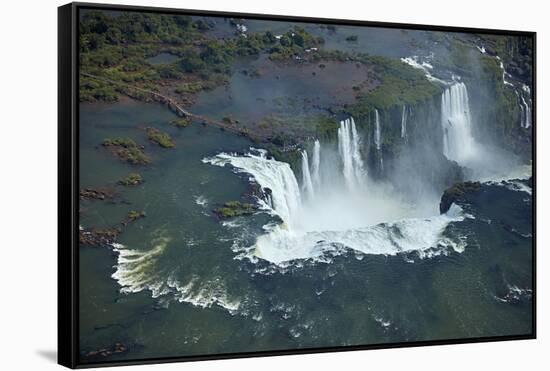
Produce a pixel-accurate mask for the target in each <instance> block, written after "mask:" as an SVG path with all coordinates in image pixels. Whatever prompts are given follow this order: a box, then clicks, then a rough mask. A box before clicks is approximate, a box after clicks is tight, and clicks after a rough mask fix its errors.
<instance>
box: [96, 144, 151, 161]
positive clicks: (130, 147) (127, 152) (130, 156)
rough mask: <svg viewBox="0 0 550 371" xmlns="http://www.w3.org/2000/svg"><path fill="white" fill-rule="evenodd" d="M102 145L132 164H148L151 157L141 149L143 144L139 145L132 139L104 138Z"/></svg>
mask: <svg viewBox="0 0 550 371" xmlns="http://www.w3.org/2000/svg"><path fill="white" fill-rule="evenodd" d="M102 145H103V146H104V147H106V148H108V149H109V150H110V152H111V153H112V154H114V155H115V156H117V157H118V158H119V159H120V160H122V161H126V162H129V163H131V164H133V165H148V164H150V163H151V159H150V158H149V156H147V155H146V154H145V152H144V151H143V146H139V145H138V144H137V143H136V142H135V141H134V140H133V139H130V138H106V139H104V140H103V143H102Z"/></svg>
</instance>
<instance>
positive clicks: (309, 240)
mask: <svg viewBox="0 0 550 371" xmlns="http://www.w3.org/2000/svg"><path fill="white" fill-rule="evenodd" d="M255 151H257V150H252V152H253V153H249V154H247V155H244V156H242V155H236V154H226V153H221V154H219V155H217V156H214V157H211V158H206V159H204V160H203V161H204V162H205V163H210V164H213V165H218V166H225V165H226V164H231V165H232V166H233V168H234V171H236V172H240V173H246V174H249V175H251V177H252V179H253V180H254V181H255V182H256V183H257V184H259V185H260V186H261V187H262V189H264V190H266V189H269V190H271V192H268V193H269V194H270V195H271V198H272V201H271V202H266V201H264V200H259V202H260V204H261V206H262V207H263V209H264V210H267V211H269V212H271V213H274V214H276V215H278V216H279V217H280V218H281V219H282V221H283V223H280V224H275V223H269V224H267V225H264V226H263V230H264V231H265V233H263V234H261V235H260V236H258V237H257V239H256V242H255V244H254V245H253V246H252V247H251V246H250V245H248V244H247V245H245V246H242V251H243V252H244V254H245V255H244V256H248V257H250V258H251V259H255V258H257V257H261V258H263V259H265V260H268V261H271V262H273V263H276V264H282V265H284V262H287V261H289V260H294V259H310V258H318V257H321V256H323V254H324V252H325V251H333V252H334V251H336V252H337V251H340V250H339V249H341V248H342V247H344V246H345V247H347V248H350V249H353V250H357V251H360V252H363V253H369V254H387V255H394V254H397V253H400V252H405V251H419V254H421V255H422V254H425V252H424V251H430V252H429V253H428V254H432V253H434V251H435V253H437V251H442V250H445V249H447V248H452V249H454V250H456V251H461V249H462V247H461V246H462V245H461V242H460V241H451V240H449V238H447V237H445V236H444V235H443V231H444V229H445V228H446V226H447V225H448V224H449V223H450V222H452V221H457V220H462V219H463V215H462V213H461V210H460V208H459V207H458V206H456V205H454V206H453V207H452V210H451V211H450V212H449V213H447V214H443V215H439V214H438V213H437V211H436V210H435V209H434V210H431V209H430V211H427V210H426V209H423V210H420V208H419V207H418V205H415V207H411V205H409V204H408V203H406V202H405V203H404V202H403V201H402V200H401V199H400V197H397V196H396V194H393V193H391V192H390V191H388V189H387V188H386V187H379V186H377V185H376V183H372V182H369V181H368V179H367V174H366V172H365V171H364V169H363V160H362V159H361V141H360V136H359V133H358V132H357V128H356V126H355V122H354V120H353V119H351V118H350V119H347V120H344V121H342V122H341V123H340V128H339V130H338V153H339V157H338V158H337V159H335V158H334V157H333V156H331V155H330V154H331V153H332V152H331V151H332V150H331V149H330V148H327V149H324V148H323V147H322V146H321V143H320V142H319V141H315V143H314V146H313V154H312V156H311V160H312V162H311V164H310V163H309V156H308V153H307V152H306V151H305V150H304V151H303V152H302V173H303V175H302V185H301V187H300V186H299V184H298V182H297V180H296V177H295V175H294V173H293V171H292V169H291V168H290V166H289V165H288V164H286V163H283V162H278V161H276V160H274V159H270V158H267V157H266V153H265V151H257V152H255ZM323 151H327V154H323ZM321 160H322V161H324V162H321ZM325 172H326V173H325ZM340 174H343V177H344V180H345V182H344V183H341V182H338V181H335V179H338V178H339V177H340ZM317 185H318V186H317ZM367 185H368V186H367ZM388 192H389V193H388ZM433 204H434V205H436V206H437V203H436V202H434V203H433ZM430 215H432V216H430ZM434 215H435V216H434ZM388 221H393V222H388ZM434 249H435V250H434Z"/></svg>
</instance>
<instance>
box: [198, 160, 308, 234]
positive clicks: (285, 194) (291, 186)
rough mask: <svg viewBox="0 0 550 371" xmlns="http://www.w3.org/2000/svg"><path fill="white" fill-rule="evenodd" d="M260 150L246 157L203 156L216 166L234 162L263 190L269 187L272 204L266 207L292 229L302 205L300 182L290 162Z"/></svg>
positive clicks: (236, 169) (239, 169)
mask: <svg viewBox="0 0 550 371" xmlns="http://www.w3.org/2000/svg"><path fill="white" fill-rule="evenodd" d="M257 152H258V153H259V154H251V153H249V154H247V155H246V156H234V155H231V154H227V153H220V154H218V155H216V156H215V157H210V158H205V159H203V162H205V163H209V164H212V165H217V166H225V165H226V164H231V165H232V166H233V167H234V168H235V171H236V172H242V173H246V174H249V175H251V176H252V177H253V178H254V180H255V181H256V182H257V183H258V184H259V185H260V186H261V187H262V188H263V189H270V190H271V204H272V205H266V206H268V207H270V208H272V209H273V211H274V212H275V213H276V214H277V215H279V217H280V218H281V219H282V220H283V221H284V222H285V223H286V224H287V225H288V227H289V228H290V227H291V226H292V225H293V224H294V223H295V222H296V221H295V220H294V219H295V218H296V215H297V214H298V211H299V210H300V209H301V207H302V200H301V194H300V187H299V186H298V181H297V180H296V177H295V176H294V172H293V171H292V169H291V168H290V165H289V164H287V163H286V162H279V161H276V160H274V159H268V158H266V156H265V153H266V152H265V151H257Z"/></svg>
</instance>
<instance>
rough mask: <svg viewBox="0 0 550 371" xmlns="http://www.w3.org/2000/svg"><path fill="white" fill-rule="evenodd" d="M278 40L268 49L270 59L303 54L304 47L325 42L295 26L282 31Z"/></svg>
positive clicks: (311, 46) (307, 47)
mask: <svg viewBox="0 0 550 371" xmlns="http://www.w3.org/2000/svg"><path fill="white" fill-rule="evenodd" d="M278 41H279V42H278V43H276V44H275V45H274V46H273V47H272V48H271V49H270V50H269V54H270V56H269V58H270V59H272V60H286V59H289V58H292V57H296V56H303V55H304V52H305V50H306V49H311V48H317V47H319V46H320V45H322V44H324V42H325V40H323V38H322V37H315V36H313V35H311V34H309V33H308V32H307V31H306V30H304V29H303V28H301V27H297V26H296V27H294V29H292V30H290V31H287V32H286V33H284V34H283V35H282V36H281V38H280V39H279V40H278ZM314 54H315V53H314Z"/></svg>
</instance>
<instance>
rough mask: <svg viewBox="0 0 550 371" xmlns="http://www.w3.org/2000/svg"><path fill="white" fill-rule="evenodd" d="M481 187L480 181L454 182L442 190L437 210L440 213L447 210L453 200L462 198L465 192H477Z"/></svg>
mask: <svg viewBox="0 0 550 371" xmlns="http://www.w3.org/2000/svg"><path fill="white" fill-rule="evenodd" d="M480 189H481V183H480V182H462V183H456V184H455V185H453V186H452V187H451V188H448V189H447V190H445V192H443V196H441V202H439V212H440V213H441V214H444V213H446V212H447V211H449V208H450V207H451V205H452V204H453V202H456V201H459V200H463V199H464V196H465V195H466V194H467V193H471V192H477V191H479V190H480Z"/></svg>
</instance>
